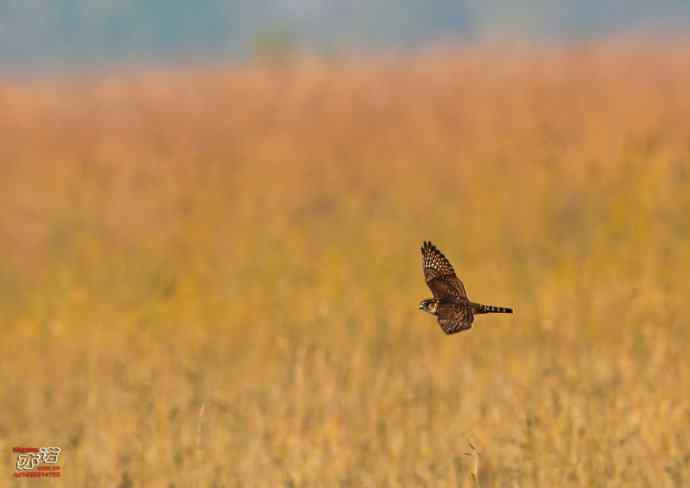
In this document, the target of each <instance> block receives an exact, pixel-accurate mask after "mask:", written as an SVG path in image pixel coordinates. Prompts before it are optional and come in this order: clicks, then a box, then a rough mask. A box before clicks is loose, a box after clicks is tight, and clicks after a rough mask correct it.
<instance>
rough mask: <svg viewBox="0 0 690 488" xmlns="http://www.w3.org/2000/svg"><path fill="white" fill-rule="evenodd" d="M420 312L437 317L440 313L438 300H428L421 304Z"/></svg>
mask: <svg viewBox="0 0 690 488" xmlns="http://www.w3.org/2000/svg"><path fill="white" fill-rule="evenodd" d="M419 310H424V311H425V312H427V313H430V314H432V315H436V314H437V313H438V300H436V299H435V298H427V299H426V300H422V301H421V302H419Z"/></svg>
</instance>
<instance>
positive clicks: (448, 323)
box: [438, 300, 474, 334]
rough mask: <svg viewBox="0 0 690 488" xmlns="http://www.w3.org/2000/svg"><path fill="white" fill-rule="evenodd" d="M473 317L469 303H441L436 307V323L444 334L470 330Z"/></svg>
mask: <svg viewBox="0 0 690 488" xmlns="http://www.w3.org/2000/svg"><path fill="white" fill-rule="evenodd" d="M473 320H474V315H473V314H472V309H471V306H470V303H469V302H468V301H466V300H463V301H460V302H442V303H440V304H439V307H438V323H439V325H440V326H441V329H443V332H445V333H446V334H455V333H456V332H462V331H463V330H467V329H470V328H472V321H473Z"/></svg>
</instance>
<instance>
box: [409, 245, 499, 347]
mask: <svg viewBox="0 0 690 488" xmlns="http://www.w3.org/2000/svg"><path fill="white" fill-rule="evenodd" d="M422 265H423V269H424V279H425V280H426V284H427V285H428V286H429V288H430V289H431V293H433V295H434V298H428V299H426V300H422V301H421V302H420V304H419V308H420V309H421V310H424V311H425V312H428V313H430V314H432V315H435V316H436V317H437V319H438V323H439V324H440V325H441V329H443V332H445V333H446V334H455V333H456V332H461V331H463V330H467V329H470V328H471V327H472V322H473V321H474V315H475V314H483V313H513V310H512V309H510V308H506V307H495V306H493V305H482V304H481V303H473V302H470V300H469V298H468V297H467V291H465V285H463V284H462V281H460V278H458V277H457V275H456V274H455V270H454V269H453V266H452V265H451V264H450V261H448V259H447V258H446V257H445V256H444V255H443V253H442V252H441V251H439V250H438V249H437V248H436V246H434V245H433V244H432V243H431V242H428V241H424V243H423V244H422Z"/></svg>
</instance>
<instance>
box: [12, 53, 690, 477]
mask: <svg viewBox="0 0 690 488" xmlns="http://www.w3.org/2000/svg"><path fill="white" fill-rule="evenodd" d="M689 47H690V44H688V43H678V44H676V45H672V44H665V43H659V44H653V45H645V44H644V43H642V42H634V41H627V42H605V43H601V44H593V45H581V46H578V47H570V48H562V49H537V48H526V47H515V48H510V49H501V48H499V47H492V46H483V47H482V46H480V47H474V48H465V49H440V48H439V49H435V50H434V49H432V50H429V51H428V52H424V53H420V54H418V55H415V56H410V57H392V56H391V57H386V56H380V57H377V58H376V57H374V58H368V59H355V58H348V59H345V58H344V59H341V60H339V61H318V60H309V59H305V60H301V61H292V62H288V63H285V64H277V65H273V64H261V63H257V64H248V65H244V66H238V67H235V68H223V69H220V68H218V69H207V70H202V69H197V70H186V71H185V70H177V71H175V70H170V71H153V70H151V71H130V72H128V73H121V74H117V73H113V74H110V75H103V76H82V77H77V76H75V77H74V78H72V79H62V80H53V81H47V80H45V81H33V82H30V83H24V84H22V83H20V82H19V81H5V82H3V83H2V84H0V114H1V115H0V134H2V142H1V143H0V160H1V161H2V165H1V167H0V207H1V208H2V211H1V212H0V242H1V244H0V246H2V247H0V250H2V261H3V264H2V266H1V267H0V310H1V313H2V339H3V340H2V342H1V344H2V345H1V347H2V349H1V353H2V370H3V380H2V382H0V385H1V389H0V411H1V412H2V416H0V441H1V442H0V447H2V449H3V451H2V452H3V455H4V456H5V459H6V468H5V473H4V474H2V476H0V486H21V487H33V486H38V485H41V486H48V485H50V486H56V487H70V488H71V487H92V486H93V487H118V488H133V487H166V488H169V487H177V488H180V487H235V486H246V487H276V486H280V487H294V488H298V487H331V486H333V487H403V486H404V487H410V486H430V487H431V486H433V487H435V486H438V487H446V486H448V487H475V486H482V487H493V486H496V487H510V488H514V487H546V488H550V487H557V486H566V487H567V486H582V487H597V486H606V487H610V486H611V487H617V486H626V487H627V486H649V487H671V486H679V487H680V486H690V358H689V357H688V344H689V342H690V305H689V303H688V300H689V297H690V244H689V241H690V123H689V121H690V63H689V62H688V60H689V58H688V52H690V51H689ZM426 239H430V240H432V241H433V242H434V243H436V244H437V245H438V246H439V247H440V248H441V249H442V250H443V251H444V252H445V253H446V254H447V255H448V257H449V258H450V259H451V261H452V262H453V263H454V265H455V267H456V269H457V271H458V273H459V275H460V276H461V278H462V279H463V280H464V282H465V285H466V286H467V289H468V292H469V294H470V297H471V298H472V299H475V300H477V301H481V302H484V303H490V304H494V305H504V306H512V307H513V308H514V309H515V312H516V313H515V314H514V315H491V316H482V317H479V318H478V319H477V320H476V321H475V326H474V328H473V329H472V330H471V331H469V332H465V333H462V334H457V335H452V336H446V335H445V334H443V333H442V332H441V330H440V328H439V327H438V325H437V324H436V323H435V321H434V319H433V317H431V316H429V315H427V314H424V313H422V312H421V311H419V310H418V309H417V306H418V302H419V300H420V299H422V298H425V297H428V296H429V295H430V292H429V290H428V289H427V288H426V286H425V283H424V280H423V277H422V272H421V259H420V253H419V246H420V244H421V242H422V241H423V240H426ZM52 445H55V446H60V447H62V448H63V453H62V454H61V466H62V470H63V476H62V478H60V479H56V480H42V481H38V480H23V481H18V480H16V479H15V478H14V477H13V473H14V463H15V455H14V454H12V452H11V448H12V447H13V446H52Z"/></svg>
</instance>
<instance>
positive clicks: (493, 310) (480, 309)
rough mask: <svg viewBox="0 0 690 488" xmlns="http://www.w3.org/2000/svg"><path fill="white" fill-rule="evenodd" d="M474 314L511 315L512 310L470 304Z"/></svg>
mask: <svg viewBox="0 0 690 488" xmlns="http://www.w3.org/2000/svg"><path fill="white" fill-rule="evenodd" d="M472 308H473V310H472V311H473V312H474V313H513V309H512V308H508V307H494V306H493V305H482V304H481V303H473V304H472Z"/></svg>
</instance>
